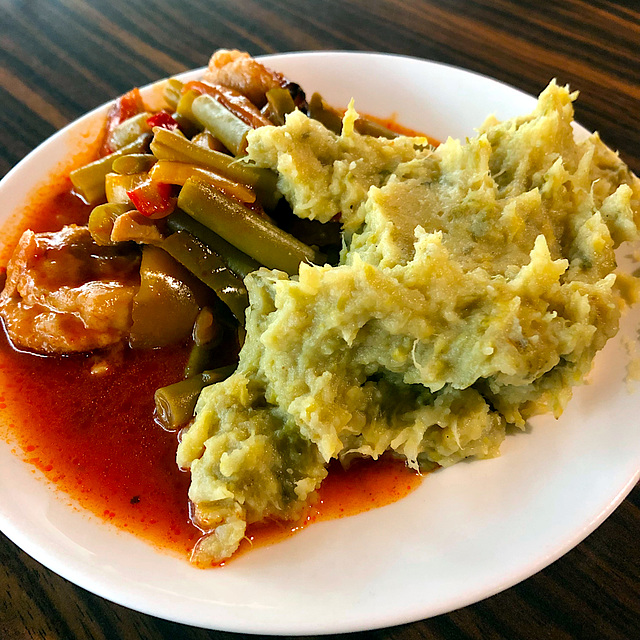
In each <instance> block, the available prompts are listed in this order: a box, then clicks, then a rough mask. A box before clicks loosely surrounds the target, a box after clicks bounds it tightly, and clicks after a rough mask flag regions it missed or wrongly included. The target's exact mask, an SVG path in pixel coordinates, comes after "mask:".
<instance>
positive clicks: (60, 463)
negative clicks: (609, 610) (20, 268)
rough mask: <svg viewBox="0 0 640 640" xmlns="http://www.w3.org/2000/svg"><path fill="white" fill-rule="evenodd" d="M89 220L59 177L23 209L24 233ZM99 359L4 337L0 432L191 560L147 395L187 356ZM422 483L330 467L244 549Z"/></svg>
mask: <svg viewBox="0 0 640 640" xmlns="http://www.w3.org/2000/svg"><path fill="white" fill-rule="evenodd" d="M88 213H89V208H88V207H87V206H86V205H84V204H83V203H82V202H81V201H80V200H79V199H78V198H76V197H75V196H74V195H73V194H71V192H70V184H69V181H68V179H67V178H58V179H54V180H52V182H51V184H50V185H47V189H42V190H40V191H39V192H38V194H37V195H36V197H35V199H34V201H32V202H31V203H30V205H29V207H27V209H26V210H25V212H24V223H25V224H24V225H23V226H27V225H28V226H29V227H30V228H32V229H34V230H36V231H44V230H55V229H59V228H60V227H61V226H63V225H64V224H67V223H71V222H73V223H83V222H85V221H86V219H87V216H88ZM16 239H17V238H16ZM3 258H4V256H3ZM3 263H5V264H6V259H4V260H3ZM98 357H99V356H96V354H80V355H73V356H55V357H41V356H37V355H34V354H31V353H24V352H20V351H17V350H15V349H14V348H13V347H12V346H11V344H10V343H9V341H8V340H7V337H6V335H5V334H4V331H2V335H0V425H2V426H3V427H4V428H5V429H4V430H5V431H6V434H7V439H8V441H9V442H10V443H11V444H12V446H13V447H14V448H15V452H16V454H17V455H21V456H22V457H23V458H24V460H25V461H26V462H28V463H29V464H31V465H33V471H34V473H38V471H39V472H41V473H42V474H43V475H44V476H45V477H46V478H47V479H48V480H49V481H51V482H53V483H54V484H55V485H56V487H57V488H58V489H59V490H61V491H62V492H64V493H65V494H67V495H68V496H69V497H70V499H71V503H72V504H75V505H79V507H81V508H84V509H87V510H88V511H90V512H92V513H93V514H95V515H96V516H98V517H100V518H103V519H104V520H105V521H108V522H110V523H111V524H113V525H115V526H116V527H118V528H119V529H122V530H125V531H130V532H132V533H133V534H135V535H137V536H139V537H141V538H143V539H145V540H146V541H148V542H150V543H151V544H153V545H154V546H156V547H158V548H160V549H163V550H166V551H169V552H174V553H178V554H180V555H182V556H183V557H185V558H186V557H188V554H189V553H190V552H191V549H192V548H193V546H194V544H195V543H196V541H197V540H198V538H199V537H200V536H201V535H202V532H201V531H200V529H198V528H197V527H196V526H195V525H194V524H193V522H192V520H191V517H190V511H189V502H188V498H187V491H188V487H189V474H188V472H184V471H181V470H180V469H178V467H177V465H176V462H175V454H176V447H177V443H178V440H177V435H176V434H175V433H172V432H167V431H165V430H164V429H162V428H161V427H160V426H158V424H157V423H156V422H155V421H154V417H153V410H154V401H153V394H154V391H155V390H156V389H157V388H158V387H161V386H164V385H166V384H170V383H172V382H175V381H177V380H179V379H180V378H181V376H182V372H183V370H184V364H185V361H186V357H187V350H186V348H185V347H171V348H164V349H158V350H151V351H142V350H140V351H134V350H131V349H124V350H123V351H122V352H121V353H120V354H118V355H117V357H114V358H111V366H110V369H109V371H108V372H107V373H103V374H101V375H93V374H92V373H91V369H92V365H93V364H94V363H95V362H96V358H98ZM420 480H421V478H420V476H418V475H417V474H415V473H414V472H412V471H410V470H408V469H406V467H405V466H404V464H402V463H401V462H399V461H393V460H382V461H378V462H375V463H373V464H371V463H362V462H361V463H358V464H354V465H353V466H352V468H351V469H349V470H347V471H343V470H342V469H341V468H339V466H337V467H335V468H333V467H332V468H331V469H330V473H329V477H328V478H327V479H326V480H325V482H324V483H323V485H322V487H321V489H320V491H319V496H318V500H317V501H316V503H315V505H314V506H312V507H310V509H309V511H308V514H307V517H306V518H305V519H304V520H303V521H301V522H297V523H293V524H292V523H287V524H282V523H271V524H266V525H259V526H253V527H250V528H249V530H248V532H247V539H246V541H245V543H244V544H243V546H242V548H241V549H240V551H241V552H242V551H243V550H247V549H248V548H251V547H256V546H260V545H264V544H271V543H273V542H276V541H278V540H281V539H283V538H285V537H287V536H289V535H291V534H293V533H295V532H296V531H298V530H300V529H301V528H303V527H304V526H306V525H307V524H308V523H310V522H314V521H318V520H327V519H333V518H339V517H343V516H348V515H354V514H357V513H360V512H363V511H367V510H369V509H372V508H375V507H380V506H383V505H385V504H389V503H392V502H395V501H396V500H398V499H400V498H402V497H404V496H405V495H407V494H408V493H410V492H411V491H412V490H413V489H415V488H416V487H417V486H418V484H419V483H420Z"/></svg>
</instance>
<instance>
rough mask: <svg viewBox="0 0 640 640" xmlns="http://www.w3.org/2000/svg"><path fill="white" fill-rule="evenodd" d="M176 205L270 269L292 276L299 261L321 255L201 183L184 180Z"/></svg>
mask: <svg viewBox="0 0 640 640" xmlns="http://www.w3.org/2000/svg"><path fill="white" fill-rule="evenodd" d="M178 206H179V207H180V208H181V209H182V210H183V211H186V212H187V213H188V214H189V215H190V216H192V217H193V218H195V219H196V220H197V221H198V222H200V223H202V224H203V225H205V226H206V227H208V228H209V229H211V230H212V231H214V232H215V233H217V234H218V235H220V236H221V237H223V238H224V239H225V240H227V241H228V242H230V243H231V244H232V245H233V246H235V247H236V248H238V249H240V251H242V252H244V253H246V254H247V255H249V256H251V257H252V258H254V259H255V260H257V261H258V262H260V263H262V264H263V265H265V266H266V267H269V268H271V269H280V270H281V271H285V272H286V273H288V274H290V275H293V274H296V273H298V267H299V265H300V263H301V262H303V261H307V262H321V261H322V260H323V258H324V257H323V256H322V255H321V254H319V253H317V252H316V251H314V250H313V249H312V248H311V247H309V246H307V245H306V244H304V243H302V242H300V241H299V240H297V239H296V238H294V237H293V236H292V235H290V234H288V233H286V232H284V231H282V229H279V228H278V227H276V226H275V225H274V224H272V223H271V222H269V221H268V220H267V219H266V218H264V217H263V216H260V215H258V214H256V213H254V212H253V211H251V210H250V209H247V208H246V207H243V206H242V205H241V204H240V203H239V202H236V201H235V200H232V199H231V198H229V197H228V196H226V195H225V194H223V193H222V192H220V191H217V190H216V189H214V188H213V187H211V186H210V185H207V184H205V183H203V182H198V181H196V180H193V179H189V180H187V182H186V183H185V184H184V186H183V187H182V190H181V191H180V195H179V197H178Z"/></svg>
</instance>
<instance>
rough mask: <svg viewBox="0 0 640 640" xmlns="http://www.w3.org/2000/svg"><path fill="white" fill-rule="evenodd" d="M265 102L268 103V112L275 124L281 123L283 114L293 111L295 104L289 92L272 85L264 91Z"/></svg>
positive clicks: (282, 122) (283, 118)
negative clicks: (271, 87)
mask: <svg viewBox="0 0 640 640" xmlns="http://www.w3.org/2000/svg"><path fill="white" fill-rule="evenodd" d="M266 96H267V102H268V103H269V113H270V114H271V116H272V118H271V119H272V120H274V122H275V124H277V125H283V124H284V121H285V116H286V115H287V114H289V113H291V112H292V111H295V108H296V105H295V104H294V102H293V98H292V97H291V93H290V92H289V91H288V90H287V89H284V88H283V87H274V88H273V89H269V91H267V93H266Z"/></svg>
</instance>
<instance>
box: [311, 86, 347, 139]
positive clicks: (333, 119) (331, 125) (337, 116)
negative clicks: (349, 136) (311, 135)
mask: <svg viewBox="0 0 640 640" xmlns="http://www.w3.org/2000/svg"><path fill="white" fill-rule="evenodd" d="M309 115H310V116H311V117H312V118H313V119H314V120H317V121H318V122H321V123H322V124H323V125H324V126H325V127H326V128H327V129H329V131H333V133H336V134H337V135H340V132H341V131H342V114H341V113H340V112H339V111H338V110H337V109H334V108H333V107H332V106H330V105H329V104H327V103H326V102H325V101H324V99H323V98H322V96H321V95H320V94H319V93H314V94H313V95H312V96H311V99H310V100H309Z"/></svg>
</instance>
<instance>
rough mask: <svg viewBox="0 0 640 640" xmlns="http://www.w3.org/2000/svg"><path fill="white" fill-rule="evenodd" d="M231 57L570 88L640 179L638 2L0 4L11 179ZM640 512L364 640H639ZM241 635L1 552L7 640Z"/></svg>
mask: <svg viewBox="0 0 640 640" xmlns="http://www.w3.org/2000/svg"><path fill="white" fill-rule="evenodd" d="M219 47H235V48H239V49H245V50H247V51H249V52H251V53H252V54H261V53H271V52H280V51H295V50H306V49H346V50H375V51H384V52H393V53H400V54H408V55H413V56H419V57H424V58H428V59H432V60H437V61H442V62H447V63H450V64H454V65H458V66H462V67H465V68H468V69H471V70H474V71H478V72H481V73H484V74H487V75H489V76H492V77H494V78H498V79H499V80H502V81H504V82H507V83H509V84H512V85H514V86H516V87H518V88H520V89H523V90H525V91H528V92H530V93H537V92H538V91H539V90H540V89H541V88H542V87H544V86H545V85H546V84H547V82H548V81H549V79H550V78H552V77H557V78H558V80H559V81H560V82H563V83H564V82H568V83H570V84H571V86H572V87H574V88H578V89H580V91H581V99H580V101H579V103H578V106H577V119H578V120H579V121H581V122H582V123H583V124H584V125H585V126H587V127H588V128H590V129H597V130H599V131H600V132H601V134H602V136H603V138H604V139H605V141H606V142H607V143H608V144H610V145H611V146H613V147H615V148H617V149H619V151H620V154H621V156H622V157H623V158H624V159H625V160H626V161H627V162H628V163H629V165H630V166H631V167H632V168H633V169H634V170H635V171H636V172H637V173H638V172H640V124H639V118H640V62H639V61H640V6H639V5H638V3H637V2H631V1H629V2H627V3H624V2H608V1H605V0H593V1H592V2H587V1H582V0H564V1H561V2H539V1H533V0H524V1H521V2H510V1H508V0H449V1H445V0H442V1H438V0H431V1H426V0H422V1H415V2H412V1H410V0H369V1H368V2H367V1H364V0H362V1H358V0H347V1H340V0H323V1H322V0H316V1H304V0H262V1H259V0H235V1H228V2H227V1H222V0H190V1H187V2H179V1H177V0H172V1H170V0H146V1H144V2H141V1H139V0H128V1H127V0H104V1H100V0H93V1H91V2H88V1H80V0H77V1H74V0H55V1H53V0H52V1H49V0H47V1H45V0H40V1H39V0H0V176H1V175H4V174H5V173H6V172H7V171H8V170H9V169H10V168H11V167H12V166H13V165H14V164H16V163H17V162H18V161H19V160H20V159H21V158H22V157H24V156H25V155H26V154H27V153H28V152H29V151H30V150H31V149H33V148H34V147H36V146H37V145H38V144H39V143H40V142H42V141H43V140H44V139H45V138H47V137H48V136H50V135H51V134H52V133H54V132H55V131H56V130H57V129H59V128H60V127H62V126H63V125H65V124H66V123H68V122H70V121H71V120H73V119H75V118H77V117H78V116H80V115H81V114H83V113H84V112H86V111H88V110H89V109H92V108H93V107H95V106H97V105H99V104H101V103H103V102H105V101H106V100H109V99H111V98H113V97H115V96H117V95H118V94H121V93H123V92H124V91H126V90H128V89H129V88H130V87H131V86H133V85H142V84H145V83H147V82H149V81H151V80H155V79H157V78H160V77H163V76H166V75H169V74H173V73H177V72H179V71H182V70H185V69H189V68H193V67H198V66H202V65H204V64H205V63H206V61H207V59H208V56H209V54H210V53H211V52H212V51H213V50H214V49H216V48H219ZM639 502H640V488H638V487H636V489H635V490H634V491H633V492H632V493H631V495H630V496H629V497H628V498H627V499H626V500H625V501H624V502H623V503H622V505H621V506H620V507H619V508H618V509H617V511H616V512H615V513H614V514H613V515H612V516H611V517H610V518H609V519H608V520H607V521H606V522H605V523H604V524H603V525H602V526H601V527H600V528H599V529H598V530H597V531H596V532H595V533H593V534H592V535H591V536H589V537H588V538H587V539H586V540H585V541H584V542H583V543H581V544H580V545H579V546H578V547H576V548H575V549H574V550H573V551H571V552H570V553H568V554H567V555H566V556H564V557H563V558H561V559H560V560H558V561H557V562H555V563H554V564H553V565H551V566H550V567H548V568H547V569H545V570H544V571H542V572H540V573H539V574H537V575H535V576H533V577H531V578H529V579H528V580H526V581H524V582H522V583H521V584H519V585H517V586H515V587H513V588H511V589H509V590H507V591H506V592H503V593H501V594H498V595H496V596H494V597H492V598H489V599H488V600H485V601H483V602H480V603H478V604H475V605H473V606H470V607H466V608H464V609H461V610H459V611H455V612H453V613H450V614H448V615H442V616H438V617H436V618H433V619H431V620H426V621H422V622H416V623H414V624H410V625H406V626H403V627H396V628H392V629H387V630H381V631H376V632H370V633H365V634H362V636H361V637H363V638H364V637H366V638H375V639H377V640H391V639H393V640H410V639H418V638H429V639H431V638H433V639H454V638H474V639H494V638H495V639H498V638H505V639H509V640H514V639H519V638H527V639H535V640H538V639H542V638H559V639H569V638H580V639H582V638H593V639H605V638H606V639H613V638H616V639H634V638H640V549H639V547H640V545H639V543H638V538H639V534H640V504H639ZM234 637H236V636H234V634H229V633H222V632H215V631H204V630H199V629H193V628H190V627H185V626H182V625H178V624H174V623H170V622H165V621H162V620H159V619H155V618H152V617H150V616H146V615H143V614H140V613H136V612H133V611H130V610H128V609H126V608H124V607H121V606H117V605H114V604H112V603H109V602H107V601H105V600H103V599H101V598H99V597H97V596H94V595H92V594H90V593H88V592H86V591H84V590H83V589H80V588H78V587H76V586H74V585H72V584H71V583H69V582H67V581H65V580H63V579H62V578H60V577H58V576H56V575H55V574H53V573H52V572H50V571H49V570H47V569H45V568H44V567H42V566H40V565H39V564H38V563H37V562H35V561H33V560H31V559H30V558H29V557H28V556H27V555H26V554H24V553H23V552H22V551H21V550H19V549H18V548H17V547H16V546H14V545H13V544H12V543H11V542H9V541H8V540H7V539H6V538H4V537H1V538H0V638H1V639H3V640H17V639H26V638H43V639H46V640H85V639H102V638H105V639H115V638H121V639H127V640H133V639H136V638H141V639H144V640H151V639H153V640H158V639H167V640H168V639H174V638H185V639H189V640H204V639H205V638H209V639H216V640H218V639H228V640H231V639H232V638H234ZM350 637H354V636H350ZM355 637H356V638H357V637H358V635H356V636H355Z"/></svg>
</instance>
